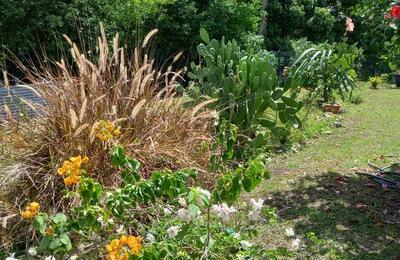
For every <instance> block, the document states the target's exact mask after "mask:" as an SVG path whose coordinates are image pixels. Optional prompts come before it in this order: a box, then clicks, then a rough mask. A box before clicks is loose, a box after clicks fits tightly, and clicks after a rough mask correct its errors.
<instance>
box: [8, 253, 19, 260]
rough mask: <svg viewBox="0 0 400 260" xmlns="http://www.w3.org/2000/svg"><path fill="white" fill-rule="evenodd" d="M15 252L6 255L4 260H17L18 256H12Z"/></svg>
mask: <svg viewBox="0 0 400 260" xmlns="http://www.w3.org/2000/svg"><path fill="white" fill-rule="evenodd" d="M14 255H15V253H12V254H11V255H9V256H8V257H6V259H5V260H18V258H15V257H14Z"/></svg>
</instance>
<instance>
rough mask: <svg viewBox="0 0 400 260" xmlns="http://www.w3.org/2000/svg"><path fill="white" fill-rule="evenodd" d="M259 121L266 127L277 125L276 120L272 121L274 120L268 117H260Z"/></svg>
mask: <svg viewBox="0 0 400 260" xmlns="http://www.w3.org/2000/svg"><path fill="white" fill-rule="evenodd" d="M258 123H259V124H260V125H261V126H263V127H266V128H271V127H274V126H275V125H276V122H275V121H272V120H269V119H266V118H259V119H258Z"/></svg>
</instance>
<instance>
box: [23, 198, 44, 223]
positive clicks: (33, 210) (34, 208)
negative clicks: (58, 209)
mask: <svg viewBox="0 0 400 260" xmlns="http://www.w3.org/2000/svg"><path fill="white" fill-rule="evenodd" d="M39 209H40V204H39V203H37V202H31V203H29V204H28V206H26V208H25V210H24V211H22V212H21V216H22V218H24V219H31V218H33V217H35V216H36V215H37V214H38V213H39Z"/></svg>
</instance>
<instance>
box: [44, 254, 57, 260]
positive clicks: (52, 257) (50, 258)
mask: <svg viewBox="0 0 400 260" xmlns="http://www.w3.org/2000/svg"><path fill="white" fill-rule="evenodd" d="M44 260H56V258H55V257H54V256H52V255H49V256H46V257H45V258H44Z"/></svg>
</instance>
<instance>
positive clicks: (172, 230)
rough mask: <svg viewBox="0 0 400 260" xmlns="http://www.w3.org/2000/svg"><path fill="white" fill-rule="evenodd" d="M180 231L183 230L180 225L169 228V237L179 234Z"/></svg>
mask: <svg viewBox="0 0 400 260" xmlns="http://www.w3.org/2000/svg"><path fill="white" fill-rule="evenodd" d="M179 231H181V227H180V226H172V227H170V228H169V229H167V233H168V237H169V238H174V237H176V236H177V235H178V233H179Z"/></svg>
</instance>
